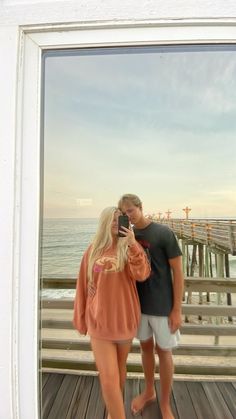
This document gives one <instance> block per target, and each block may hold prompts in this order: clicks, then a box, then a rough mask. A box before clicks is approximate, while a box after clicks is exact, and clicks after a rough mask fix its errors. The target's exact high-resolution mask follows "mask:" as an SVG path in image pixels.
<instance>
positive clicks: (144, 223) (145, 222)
mask: <svg viewBox="0 0 236 419" xmlns="http://www.w3.org/2000/svg"><path fill="white" fill-rule="evenodd" d="M149 224H151V220H149V219H148V218H145V217H142V218H141V220H139V222H138V223H137V224H135V225H134V227H135V228H139V229H142V228H145V227H147V226H148V225H149Z"/></svg>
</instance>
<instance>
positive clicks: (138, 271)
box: [128, 242, 151, 281]
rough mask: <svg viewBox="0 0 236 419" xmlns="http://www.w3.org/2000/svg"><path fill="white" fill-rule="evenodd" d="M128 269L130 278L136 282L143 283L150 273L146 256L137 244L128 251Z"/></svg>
mask: <svg viewBox="0 0 236 419" xmlns="http://www.w3.org/2000/svg"><path fill="white" fill-rule="evenodd" d="M128 268H129V272H130V276H131V278H132V279H134V280H136V281H145V279H147V278H148V277H149V275H150V273H151V267H150V263H149V261H148V258H147V255H146V253H145V252H144V250H143V248H142V246H141V245H140V244H139V243H138V242H136V243H135V244H133V245H132V246H130V247H129V249H128Z"/></svg>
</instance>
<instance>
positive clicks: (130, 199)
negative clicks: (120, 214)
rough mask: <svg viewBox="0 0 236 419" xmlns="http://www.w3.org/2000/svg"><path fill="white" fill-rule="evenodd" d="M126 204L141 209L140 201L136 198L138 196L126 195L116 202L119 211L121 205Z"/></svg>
mask: <svg viewBox="0 0 236 419" xmlns="http://www.w3.org/2000/svg"><path fill="white" fill-rule="evenodd" d="M127 203H128V204H133V205H135V207H138V208H140V209H142V201H141V199H140V198H139V197H138V195H134V194H132V193H126V194H124V195H122V197H121V198H120V199H119V202H118V207H119V209H121V207H122V205H123V204H127Z"/></svg>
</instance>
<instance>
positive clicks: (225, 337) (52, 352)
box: [41, 220, 236, 419]
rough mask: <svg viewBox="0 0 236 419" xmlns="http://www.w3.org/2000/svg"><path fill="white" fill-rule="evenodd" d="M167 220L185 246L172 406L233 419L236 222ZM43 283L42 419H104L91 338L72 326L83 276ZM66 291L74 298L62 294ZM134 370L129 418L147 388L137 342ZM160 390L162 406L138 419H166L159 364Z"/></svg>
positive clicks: (183, 416)
mask: <svg viewBox="0 0 236 419" xmlns="http://www.w3.org/2000/svg"><path fill="white" fill-rule="evenodd" d="M162 222H163V223H165V224H167V225H168V226H169V227H170V228H171V229H173V231H174V232H175V234H176V236H177V237H178V239H179V241H180V245H181V247H182V251H183V268H184V272H185V290H184V295H183V304H182V307H183V325H182V327H181V344H180V345H179V346H178V348H176V349H174V351H173V357H174V364H175V379H174V385H173V390H172V395H171V403H172V408H173V411H174V414H175V418H176V419H189V418H190V417H191V418H192V419H199V418H200V419H233V418H235V417H236V403H235V400H236V278H230V267H229V255H236V221H233V220H231V221H219V220H218V221H217V220H211V221H210V220H205V221H204V220H162ZM41 285H42V290H43V293H44V296H43V298H42V299H41V326H42V329H41V371H42V419H57V418H58V417H60V419H64V418H65V419H77V418H78V419H94V418H96V419H100V418H101V419H105V418H106V412H105V407H104V403H103V400H102V397H101V392H100V386H99V382H98V377H97V375H96V374H97V373H96V365H95V362H94V357H93V354H92V351H91V347H90V343H89V339H88V338H87V337H83V336H80V335H79V334H78V332H77V331H76V330H74V328H73V325H72V316H73V298H74V297H73V293H74V292H75V286H76V278H70V277H65V276H62V277H53V278H43V279H42V281H41ZM61 290H64V291H63V293H66V292H68V293H69V294H68V295H67V296H65V295H63V296H61ZM47 291H48V295H47ZM57 292H59V294H58V295H57ZM52 294H54V296H52ZM127 371H128V375H129V378H128V379H127V382H126V387H125V393H124V401H125V406H126V415H127V419H131V418H132V417H133V416H132V415H131V412H130V401H131V399H132V398H133V397H134V396H135V395H136V394H137V393H138V392H139V390H140V389H141V388H142V387H143V385H144V382H143V375H142V366H141V356H140V346H139V342H138V341H137V340H135V339H134V341H133V345H132V348H131V352H130V354H129V356H128V361H127ZM155 385H156V390H157V400H156V402H155V403H153V404H152V405H150V406H149V407H148V408H147V409H145V411H144V412H143V413H142V414H140V415H139V416H138V418H146V419H154V418H155V419H156V418H157V419H161V414H160V408H159V376H158V359H157V358H156V382H155Z"/></svg>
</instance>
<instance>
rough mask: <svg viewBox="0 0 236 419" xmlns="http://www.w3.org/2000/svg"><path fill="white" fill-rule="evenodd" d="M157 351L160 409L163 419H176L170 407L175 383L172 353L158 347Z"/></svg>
mask: <svg viewBox="0 0 236 419" xmlns="http://www.w3.org/2000/svg"><path fill="white" fill-rule="evenodd" d="M156 351H157V354H158V357H159V374H160V387H161V394H160V409H161V413H162V418H163V419H174V415H173V412H172V410H171V406H170V395H171V389H172V383H173V374H174V364H173V358H172V352H171V351H170V350H163V349H161V348H160V347H158V346H157V345H156Z"/></svg>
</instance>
